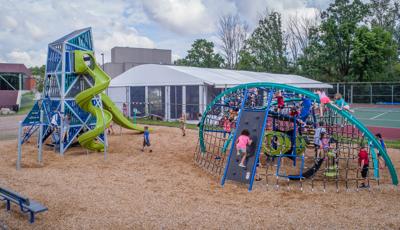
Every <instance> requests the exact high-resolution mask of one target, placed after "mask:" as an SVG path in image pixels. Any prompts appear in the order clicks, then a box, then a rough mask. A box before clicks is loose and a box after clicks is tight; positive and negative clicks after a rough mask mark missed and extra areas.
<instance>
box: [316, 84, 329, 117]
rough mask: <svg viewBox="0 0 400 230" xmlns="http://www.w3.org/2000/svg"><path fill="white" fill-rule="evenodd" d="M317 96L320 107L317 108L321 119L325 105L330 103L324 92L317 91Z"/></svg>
mask: <svg viewBox="0 0 400 230" xmlns="http://www.w3.org/2000/svg"><path fill="white" fill-rule="evenodd" d="M316 93H317V94H318V96H319V101H320V102H321V103H320V106H319V115H320V116H321V117H322V116H323V115H324V110H325V105H326V104H328V103H330V102H331V99H329V97H328V96H326V93H325V91H321V90H317V92H316Z"/></svg>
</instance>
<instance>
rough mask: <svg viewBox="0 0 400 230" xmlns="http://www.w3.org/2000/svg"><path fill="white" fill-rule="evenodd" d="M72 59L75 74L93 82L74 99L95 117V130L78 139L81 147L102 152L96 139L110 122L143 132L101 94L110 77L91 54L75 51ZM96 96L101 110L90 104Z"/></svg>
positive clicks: (101, 146) (141, 128)
mask: <svg viewBox="0 0 400 230" xmlns="http://www.w3.org/2000/svg"><path fill="white" fill-rule="evenodd" d="M74 58H75V72H76V73H78V74H87V75H90V76H91V77H92V78H93V80H94V85H93V87H91V88H89V89H87V90H84V91H82V92H80V93H79V94H78V95H76V97H75V101H76V103H77V104H78V105H79V107H81V108H82V109H83V110H85V111H87V112H89V113H91V114H92V115H93V116H94V117H96V126H95V128H94V129H92V130H89V131H88V132H86V133H84V134H82V135H81V136H79V137H78V141H79V143H80V144H81V146H82V147H84V148H87V149H89V150H94V151H103V150H104V145H103V143H101V142H98V141H96V138H97V137H98V136H99V135H100V134H101V133H103V132H104V130H105V129H106V128H107V127H109V126H110V123H111V120H114V121H115V123H117V124H118V125H121V126H122V127H124V128H127V129H132V130H137V131H140V132H143V131H144V129H143V127H139V126H137V125H134V124H132V123H131V122H130V121H129V120H128V119H127V118H126V117H124V115H123V114H122V112H121V111H120V110H119V109H118V107H117V106H115V104H114V103H113V102H112V100H111V99H110V98H109V97H108V96H107V95H106V94H104V93H102V92H103V91H104V90H105V89H106V88H107V87H108V85H109V84H110V77H109V76H108V75H107V74H106V73H105V72H104V71H103V70H102V69H101V68H100V67H99V66H98V65H97V64H96V59H95V58H94V55H93V52H92V51H81V50H77V51H75V53H74ZM98 94H100V96H101V100H102V103H103V108H104V109H103V110H102V109H101V108H100V107H97V106H94V105H93V102H92V99H93V98H94V97H95V96H96V95H98Z"/></svg>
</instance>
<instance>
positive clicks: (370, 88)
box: [369, 83, 372, 104]
mask: <svg viewBox="0 0 400 230" xmlns="http://www.w3.org/2000/svg"><path fill="white" fill-rule="evenodd" d="M369 97H370V104H372V84H371V83H370V84H369Z"/></svg>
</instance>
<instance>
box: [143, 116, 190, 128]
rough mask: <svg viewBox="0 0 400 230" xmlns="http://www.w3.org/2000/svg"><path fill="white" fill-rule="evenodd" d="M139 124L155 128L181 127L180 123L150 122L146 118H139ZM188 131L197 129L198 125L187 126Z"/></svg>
mask: <svg viewBox="0 0 400 230" xmlns="http://www.w3.org/2000/svg"><path fill="white" fill-rule="evenodd" d="M136 122H137V123H138V124H142V125H155V126H166V127H176V128H179V127H180V123H179V121H157V120H150V119H145V118H138V119H136ZM186 128H187V129H197V125H195V124H186Z"/></svg>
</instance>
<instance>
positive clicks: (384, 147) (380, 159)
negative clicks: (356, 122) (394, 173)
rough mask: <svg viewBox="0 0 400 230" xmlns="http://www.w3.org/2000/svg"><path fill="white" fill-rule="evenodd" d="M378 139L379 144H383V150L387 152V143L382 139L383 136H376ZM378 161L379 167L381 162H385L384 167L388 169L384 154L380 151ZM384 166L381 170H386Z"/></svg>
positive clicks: (378, 134)
mask: <svg viewBox="0 0 400 230" xmlns="http://www.w3.org/2000/svg"><path fill="white" fill-rule="evenodd" d="M375 136H376V138H378V141H379V143H380V144H381V146H382V148H383V149H384V150H385V151H386V144H385V141H384V140H383V138H382V134H380V133H377V134H375ZM378 160H379V165H381V161H383V165H384V167H386V162H385V160H384V159H383V157H382V153H381V152H380V151H378ZM384 167H382V166H380V168H384Z"/></svg>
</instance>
